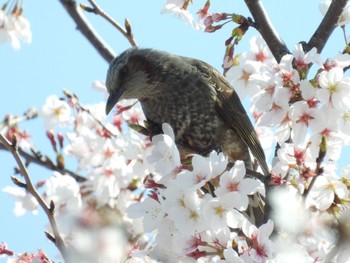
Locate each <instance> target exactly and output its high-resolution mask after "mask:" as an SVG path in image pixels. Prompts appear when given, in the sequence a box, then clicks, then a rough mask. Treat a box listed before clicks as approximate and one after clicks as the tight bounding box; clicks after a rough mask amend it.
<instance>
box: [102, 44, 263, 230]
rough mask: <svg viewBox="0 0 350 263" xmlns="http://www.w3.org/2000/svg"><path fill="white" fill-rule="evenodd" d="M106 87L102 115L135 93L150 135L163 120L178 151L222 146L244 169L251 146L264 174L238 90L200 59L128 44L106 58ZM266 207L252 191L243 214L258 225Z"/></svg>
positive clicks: (249, 164)
mask: <svg viewBox="0 0 350 263" xmlns="http://www.w3.org/2000/svg"><path fill="white" fill-rule="evenodd" d="M106 87H107V91H108V93H109V97H108V99H107V103H106V109H105V110H106V115H108V113H109V112H110V111H111V110H112V109H113V107H114V106H115V104H116V103H117V102H118V101H120V100H122V99H137V100H138V101H139V102H140V104H141V107H142V110H143V113H144V115H145V117H146V121H147V124H148V127H147V128H149V129H151V130H152V133H153V134H154V135H156V134H159V133H161V131H162V125H163V123H168V124H169V125H170V126H171V127H172V129H173V131H174V134H175V143H176V144H177V145H178V146H180V149H182V150H183V151H184V152H192V153H198V154H200V155H202V156H206V155H209V154H210V152H212V151H213V150H215V151H217V152H223V153H224V154H225V155H226V156H227V158H228V159H229V160H230V163H234V162H235V161H237V160H242V161H244V163H245V166H246V168H247V169H253V162H252V160H251V159H252V158H251V155H250V152H251V154H252V155H253V156H254V158H255V159H256V161H257V162H258V164H259V165H260V167H261V170H262V172H263V174H264V176H265V177H264V178H268V176H269V168H268V165H267V163H266V159H265V154H264V151H263V148H262V147H261V144H260V141H259V139H258V136H257V134H256V132H255V129H254V126H253V124H252V122H251V121H250V119H249V116H248V114H247V112H246V111H245V109H244V107H243V105H242V103H241V100H240V99H239V96H238V95H237V93H236V91H235V90H234V88H233V87H232V86H231V85H230V84H229V82H228V80H227V79H226V78H225V77H224V76H223V75H222V74H221V73H220V72H219V71H218V70H216V69H215V68H214V67H212V66H210V65H209V64H207V63H206V62H204V61H201V60H198V59H194V58H190V57H184V56H178V55H174V54H171V53H168V52H165V51H160V50H156V49H151V48H129V49H127V50H125V51H124V52H122V53H121V54H120V55H119V56H117V57H116V58H114V59H113V60H112V62H111V63H110V65H109V68H108V71H107V77H106ZM180 151H181V150H180ZM264 183H265V185H266V182H264ZM266 209H269V205H268V204H266V202H265V199H264V197H263V196H261V195H260V194H258V193H257V194H255V195H253V196H251V197H250V200H249V207H248V210H247V211H246V215H247V216H248V218H249V220H250V221H251V222H252V223H255V224H256V225H257V226H260V225H261V224H263V223H264V222H265V221H266V218H267V216H268V214H269V212H268V210H266ZM265 210H266V211H265Z"/></svg>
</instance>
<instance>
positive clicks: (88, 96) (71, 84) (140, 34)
mask: <svg viewBox="0 0 350 263" xmlns="http://www.w3.org/2000/svg"><path fill="white" fill-rule="evenodd" d="M4 2H5V1H4V0H0V5H2V4H3V3H4ZM23 2H24V6H25V10H24V16H25V17H26V18H27V19H28V20H29V21H30V23H31V29H32V33H33V41H32V44H30V45H27V44H23V45H22V48H21V50H20V51H14V50H13V49H12V48H11V47H10V45H9V44H2V45H0V90H1V96H0V115H1V116H0V117H1V118H3V116H4V115H5V114H6V113H11V114H17V115H20V114H22V113H23V112H25V111H26V110H27V109H28V108H29V107H31V106H34V107H36V108H38V109H39V108H40V107H41V105H42V104H43V103H44V101H45V99H46V97H47V96H49V95H51V94H57V95H58V96H61V94H62V89H64V88H66V89H69V90H71V91H73V92H75V93H76V94H77V95H78V96H79V98H80V100H81V102H83V103H85V104H88V103H98V102H100V101H102V100H103V99H104V98H103V96H102V95H101V94H98V93H96V92H94V91H93V90H92V89H91V83H92V81H94V80H104V79H105V75H106V70H107V67H108V65H107V63H106V62H105V61H104V60H103V59H102V58H101V57H100V56H99V55H98V53H97V52H96V51H95V50H94V48H93V47H92V46H91V45H90V43H88V42H87V41H86V39H85V38H84V37H83V36H82V35H81V34H80V32H79V31H77V30H76V29H75V24H74V22H73V21H72V19H71V18H70V17H69V16H68V15H67V13H66V12H65V10H64V8H63V7H62V6H61V5H60V3H59V1H57V0H56V1H55V0H47V1H29V0H23ZM97 2H98V3H99V5H100V6H101V7H102V8H103V9H105V10H106V11H107V12H108V13H109V14H110V15H111V16H112V17H114V18H115V19H116V20H117V21H118V22H120V23H123V21H124V18H125V17H127V18H129V20H130V22H131V25H132V28H133V32H134V35H135V39H136V41H137V43H138V44H139V46H141V47H152V48H157V49H162V50H167V51H170V52H172V53H176V54H179V55H185V56H191V57H195V58H199V59H202V60H204V61H206V62H208V63H209V64H211V65H213V66H214V67H216V68H217V69H219V70H221V64H222V56H223V52H224V41H225V40H226V39H227V38H228V37H229V34H230V31H231V30H232V28H231V27H230V26H231V25H232V24H230V25H228V26H226V27H224V28H223V29H222V30H220V31H218V32H217V33H213V34H208V33H203V32H199V31H194V30H193V29H192V28H191V27H190V26H188V25H186V24H184V23H182V22H181V21H179V20H177V19H176V18H174V17H173V16H172V15H161V14H160V10H161V8H162V6H163V5H164V4H165V2H166V1H165V0H156V1H154V0H153V1H143V0H128V1H118V0H114V1H108V0H99V1H97ZM194 2H195V3H196V6H195V8H194V9H193V10H194V11H195V10H196V9H198V8H199V7H200V5H202V3H203V4H204V2H205V1H200V0H195V1H194ZM243 2H244V1H229V0H216V1H215V0H212V11H217V12H223V11H226V12H235V13H240V14H242V15H248V11H247V9H246V8H245V6H244V4H243ZM318 3H319V0H308V1H304V0H294V1H276V0H266V1H264V4H265V7H266V9H267V11H268V12H269V13H270V17H271V20H272V22H273V23H274V25H275V27H276V28H277V30H278V32H279V33H280V34H281V36H282V38H283V39H284V41H285V42H286V43H287V45H288V47H289V49H293V46H294V45H295V44H296V43H298V42H299V41H303V40H305V41H308V39H309V38H310V36H311V35H312V33H313V32H314V30H315V28H316V27H317V25H318V23H319V22H320V21H321V19H322V16H321V14H320V12H319V10H318ZM87 16H88V18H89V19H90V21H91V22H92V23H93V24H94V25H95V26H96V28H97V30H98V32H99V33H100V34H101V35H102V36H103V38H104V39H105V40H106V42H107V43H109V45H110V46H111V47H112V48H113V49H114V50H115V51H116V52H117V53H120V52H122V51H123V50H125V49H126V48H128V47H130V45H129V44H128V42H127V41H126V40H125V39H124V38H123V37H122V36H121V34H119V33H118V32H117V31H116V30H115V29H114V28H112V27H111V26H110V25H109V24H108V23H107V22H106V21H104V20H103V19H102V18H100V17H96V16H95V15H93V14H87ZM255 34H257V33H256V32H255V31H254V30H253V29H251V30H250V31H249V32H248V35H247V36H246V37H245V39H244V40H243V41H242V42H241V44H240V46H239V47H238V48H237V49H236V52H237V53H238V52H243V51H245V50H246V49H247V48H246V47H247V45H248V42H249V39H250V37H251V36H253V35H255ZM343 46H344V41H343V38H342V32H341V31H340V29H337V30H336V32H335V33H334V35H333V37H332V39H331V41H330V42H329V43H328V45H327V47H326V48H325V50H324V52H323V56H322V57H323V58H326V57H328V56H334V55H335V54H338V53H339V52H340V51H341V50H342V48H343ZM22 127H24V128H25V129H27V130H28V132H29V133H30V134H31V135H32V136H33V142H34V143H35V145H36V147H37V149H38V150H40V151H42V152H44V153H47V154H48V155H49V156H50V155H51V156H53V155H52V150H51V147H50V145H49V142H48V140H47V139H46V137H45V134H44V132H45V130H44V126H43V121H42V120H41V119H37V120H34V121H31V122H28V123H26V124H23V125H22ZM0 164H1V166H0V189H2V188H4V187H5V186H7V185H11V180H10V175H12V173H13V167H14V166H15V162H14V160H13V159H12V157H11V156H10V155H9V154H8V153H6V152H3V151H1V152H0ZM71 168H73V169H74V167H71ZM29 172H30V174H31V177H32V179H33V181H34V182H36V181H38V180H40V179H44V178H46V177H48V176H50V175H51V173H50V171H48V170H45V169H42V168H38V167H36V166H35V165H31V166H30V168H29ZM13 204H14V203H13V200H12V198H10V197H8V196H7V195H6V194H4V193H3V192H2V191H0V215H1V219H0V222H1V223H0V242H1V241H5V242H7V244H8V246H9V247H10V249H13V250H15V251H17V252H25V251H29V252H30V251H32V252H34V251H36V250H37V249H38V248H43V249H44V250H45V251H46V252H48V254H49V255H50V256H51V257H52V258H54V257H55V255H56V254H57V251H56V249H55V247H54V246H53V245H51V244H50V243H49V241H47V240H46V238H45V236H44V233H43V231H44V228H43V226H45V224H47V220H46V217H45V216H44V214H43V212H42V211H40V212H39V215H38V216H35V215H31V214H27V215H25V216H23V217H15V216H14V215H13V213H12V209H13ZM0 262H4V260H3V261H2V260H1V259H0Z"/></svg>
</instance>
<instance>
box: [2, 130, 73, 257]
mask: <svg viewBox="0 0 350 263" xmlns="http://www.w3.org/2000/svg"><path fill="white" fill-rule="evenodd" d="M14 139H15V138H14ZM0 141H1V143H2V144H3V145H4V146H5V147H6V148H7V150H9V151H10V152H11V153H12V155H13V157H14V158H15V160H16V162H17V164H18V167H19V170H20V172H21V174H22V175H23V177H24V180H25V184H24V183H22V182H20V181H19V180H18V179H16V178H15V177H13V178H12V181H13V182H14V183H15V184H17V185H18V186H20V187H25V189H26V190H27V192H28V193H30V194H31V195H32V196H33V197H34V198H35V199H36V201H37V202H38V203H39V205H40V207H41V208H42V209H43V210H44V212H45V214H46V215H47V218H48V219H49V222H50V225H51V228H52V232H53V236H54V241H55V245H56V247H57V248H58V250H59V251H60V252H61V255H62V257H63V259H64V260H65V261H66V262H69V261H68V258H67V248H66V245H65V243H64V241H63V239H62V237H61V235H60V233H59V231H58V227H57V224H56V220H55V218H54V205H53V202H52V201H51V203H50V206H48V205H47V204H46V202H45V200H44V199H43V198H42V197H41V195H40V194H39V193H38V191H37V190H36V188H35V186H34V185H33V183H32V181H31V179H30V176H29V174H28V171H27V168H26V166H25V165H24V163H23V162H22V159H21V157H20V155H19V153H18V148H17V146H16V143H15V142H14V143H11V142H9V141H8V140H7V139H6V138H5V136H3V135H2V134H1V133H0Z"/></svg>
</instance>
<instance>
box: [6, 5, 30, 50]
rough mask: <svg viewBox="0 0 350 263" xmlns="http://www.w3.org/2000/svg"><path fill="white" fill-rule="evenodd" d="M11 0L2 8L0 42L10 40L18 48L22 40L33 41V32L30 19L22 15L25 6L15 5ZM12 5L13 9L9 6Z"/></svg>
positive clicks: (25, 41)
mask: <svg viewBox="0 0 350 263" xmlns="http://www.w3.org/2000/svg"><path fill="white" fill-rule="evenodd" d="M11 2H15V1H11V0H9V1H8V3H7V4H5V5H4V7H3V8H2V9H0V43H2V42H10V43H11V46H12V47H13V48H14V49H15V50H18V49H20V47H21V44H20V41H22V42H24V43H31V41H32V32H31V30H30V24H29V21H28V20H27V19H26V18H24V17H23V16H22V13H23V7H21V6H18V3H17V1H16V3H14V5H13V4H12V3H11ZM10 6H11V7H12V9H10V8H8V7H10Z"/></svg>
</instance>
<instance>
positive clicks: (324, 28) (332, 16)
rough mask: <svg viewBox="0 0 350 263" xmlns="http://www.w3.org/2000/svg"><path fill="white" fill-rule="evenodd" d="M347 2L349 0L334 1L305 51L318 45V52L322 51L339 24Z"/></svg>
mask: <svg viewBox="0 0 350 263" xmlns="http://www.w3.org/2000/svg"><path fill="white" fill-rule="evenodd" d="M347 2H348V0H333V1H332V3H331V5H330V6H329V8H328V11H327V13H326V15H325V16H324V18H323V20H322V22H321V23H320V25H319V26H318V28H317V29H316V31H315V33H314V34H313V35H312V37H311V38H310V40H309V42H308V43H307V45H306V50H305V52H308V51H310V50H311V49H312V48H313V47H316V49H317V52H318V53H321V51H322V49H323V48H324V46H325V45H326V43H327V40H328V38H329V37H330V36H331V34H332V33H333V30H334V29H335V28H336V27H337V26H338V21H339V17H340V16H341V13H342V12H343V10H344V7H345V5H346V3H347Z"/></svg>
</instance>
